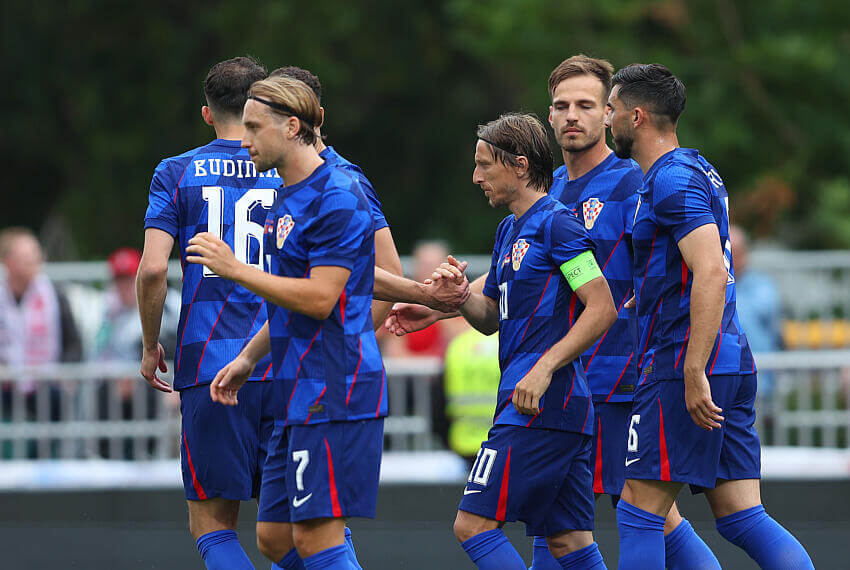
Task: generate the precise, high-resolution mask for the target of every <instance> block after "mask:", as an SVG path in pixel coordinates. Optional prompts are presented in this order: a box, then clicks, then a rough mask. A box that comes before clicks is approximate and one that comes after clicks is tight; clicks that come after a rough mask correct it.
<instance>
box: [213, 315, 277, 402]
mask: <svg viewBox="0 0 850 570" xmlns="http://www.w3.org/2000/svg"><path fill="white" fill-rule="evenodd" d="M270 350H271V337H270V336H269V323H268V321H266V324H264V325H263V326H262V328H261V329H260V330H259V331H257V334H255V335H254V337H253V338H252V339H251V340H250V341H248V344H246V345H245V348H243V349H242V352H240V353H239V354H238V355H237V356H236V358H234V359H233V360H232V361H231V362H230V363H228V364H227V366H225V367H224V368H222V369H221V370H219V371H218V373H217V374H216V375H215V378H214V379H213V381H212V382H210V398H212V401H213V402H219V403H221V404H225V405H227V406H235V405H236V404H238V403H239V401H238V400H237V399H236V393H237V392H238V391H239V388H241V387H242V386H243V385H244V384H245V382H247V381H248V378H249V377H250V376H251V371H252V370H254V368H255V367H256V366H257V362H259V361H260V359H261V358H263V357H264V356H265V355H266V354H268V353H269V351H270Z"/></svg>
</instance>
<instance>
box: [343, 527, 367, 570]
mask: <svg viewBox="0 0 850 570" xmlns="http://www.w3.org/2000/svg"><path fill="white" fill-rule="evenodd" d="M345 546H347V547H348V554H349V556H348V559H349V560H350V561H351V565H352V566H353V567H354V568H356V569H357V570H363V567H362V566H360V562H358V561H357V553H356V552H354V541H353V540H352V539H351V529H350V528H348V527H345Z"/></svg>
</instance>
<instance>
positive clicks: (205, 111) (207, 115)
mask: <svg viewBox="0 0 850 570" xmlns="http://www.w3.org/2000/svg"><path fill="white" fill-rule="evenodd" d="M201 117H203V119H204V122H205V123H206V124H208V125H209V126H213V116H212V110H211V109H210V108H209V107H208V106H207V105H204V106H203V107H201Z"/></svg>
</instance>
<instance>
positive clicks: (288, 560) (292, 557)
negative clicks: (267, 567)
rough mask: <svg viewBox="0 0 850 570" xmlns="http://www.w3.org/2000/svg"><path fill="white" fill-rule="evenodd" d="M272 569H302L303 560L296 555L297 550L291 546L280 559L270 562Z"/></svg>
mask: <svg viewBox="0 0 850 570" xmlns="http://www.w3.org/2000/svg"><path fill="white" fill-rule="evenodd" d="M272 570H304V562H303V561H302V560H301V557H300V556H298V551H297V550H296V549H295V548H293V549H292V550H290V551H289V552H287V553H286V556H284V557H283V558H281V559H280V562H278V563H277V564H272Z"/></svg>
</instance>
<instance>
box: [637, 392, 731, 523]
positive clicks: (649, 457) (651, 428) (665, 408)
mask: <svg viewBox="0 0 850 570" xmlns="http://www.w3.org/2000/svg"><path fill="white" fill-rule="evenodd" d="M721 387H722V385H721ZM714 396H715V394H714V390H712V397H714ZM724 398H728V391H727V393H721V390H719V389H718V394H717V398H716V399H715V402H716V403H718V405H719V406H721V407H724V406H723V404H720V403H719V402H717V399H721V400H722V401H725V400H724ZM723 437H724V430H723V429H722V428H721V429H719V430H712V431H706V430H703V429H702V428H700V427H699V426H697V425H696V424H695V423H694V422H693V419H692V418H691V416H690V414H689V413H688V411H687V408H686V407H685V395H684V383H683V382H682V381H679V380H670V381H665V380H656V381H651V382H646V383H645V384H642V385H641V386H639V387H638V389H637V391H636V393H635V396H634V401H633V403H632V414H631V418H630V420H629V426H628V428H627V445H626V458H625V475H626V479H627V480H629V479H631V480H638V479H640V480H646V481H660V482H677V483H688V484H690V485H692V486H694V487H695V488H700V489H701V488H711V487H713V486H714V484H715V482H716V480H717V475H718V471H719V460H720V452H721V448H722V445H723ZM624 493H625V492H624ZM629 502H631V501H629ZM667 508H669V505H668V506H667ZM666 513H667V510H666V509H665V510H664V511H663V513H659V514H661V515H662V516H663V515H664V514H666Z"/></svg>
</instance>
